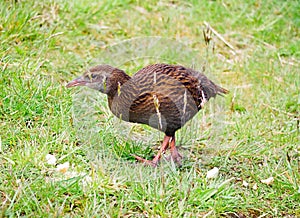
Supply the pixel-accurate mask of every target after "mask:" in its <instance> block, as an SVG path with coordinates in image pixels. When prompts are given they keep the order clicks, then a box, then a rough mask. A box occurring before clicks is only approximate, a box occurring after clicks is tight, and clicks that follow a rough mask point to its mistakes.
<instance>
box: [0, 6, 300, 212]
mask: <svg viewBox="0 0 300 218" xmlns="http://www.w3.org/2000/svg"><path fill="white" fill-rule="evenodd" d="M299 11H300V5H299V2H298V1H271V0H268V1H264V2H257V1H251V0H249V1H244V2H238V1H228V2H227V3H226V2H223V1H193V0H191V1H188V2H187V1H121V0H120V1H119V0H115V1H99V2H96V1H91V0H80V1H75V0H71V1H60V0H51V1H25V0H24V1H22V0H20V1H9V0H6V1H1V2H0V47H1V49H0V57H1V59H0V71H1V73H0V90H1V91H0V129H1V132H0V211H1V212H0V213H1V216H4V217H19V216H23V217H53V216H59V217H202V216H205V215H207V217H220V216H223V217H238V216H240V217H242V216H244V217H284V216H286V217H299V216H300V210H299V202H300V175H299V158H300V156H299V152H300V147H299V145H300V134H299V131H300V130H299V117H300V114H299V111H300V95H299V92H300V91H299V87H300V72H299V66H300V52H299V48H300V37H299V26H300V19H299ZM204 21H206V22H208V23H209V24H210V25H211V26H212V27H213V28H214V29H215V30H216V31H218V33H220V34H221V35H222V36H223V37H224V38H225V39H226V40H227V41H228V42H229V43H230V44H231V45H232V46H233V47H234V49H235V50H234V51H232V50H231V49H230V48H228V47H227V46H225V45H224V43H223V42H222V41H221V40H220V39H219V38H218V37H216V36H215V35H214V34H212V41H213V43H210V45H209V46H208V47H206V45H205V43H204V40H203V35H202V32H203V23H204ZM158 37H160V38H158ZM104 62H105V63H109V64H112V65H114V66H117V67H120V68H122V69H124V70H125V71H126V72H128V73H130V74H133V73H134V72H136V71H137V70H138V69H140V68H141V67H142V66H145V65H147V64H149V63H154V62H167V63H180V64H183V65H186V66H193V67H195V68H196V69H200V68H201V66H202V65H205V66H206V69H207V70H206V74H208V76H209V77H210V78H211V79H213V80H214V81H217V82H218V83H219V84H221V85H222V86H224V87H226V88H228V89H229V90H230V94H229V95H228V96H226V97H225V98H220V97H219V98H217V99H215V100H213V101H211V102H210V103H209V104H207V105H206V108H205V109H204V110H203V111H202V112H200V113H199V114H198V115H197V116H196V117H195V118H194V119H193V120H192V121H191V122H189V123H188V124H187V125H186V126H185V127H184V128H182V129H181V130H180V131H178V132H177V142H178V145H180V146H179V150H180V152H181V153H182V154H183V155H184V157H185V159H184V162H183V166H182V167H181V168H178V167H176V166H175V165H174V164H173V163H172V162H169V161H167V160H162V162H161V164H160V166H159V167H158V168H156V169H152V168H148V167H144V166H142V165H140V164H138V163H135V161H134V160H133V158H132V157H131V156H130V154H131V153H135V154H138V155H141V156H144V157H147V158H151V157H152V156H153V155H154V154H155V153H156V150H157V148H158V146H159V143H160V140H162V138H163V134H162V133H159V132H157V131H156V130H153V129H151V128H150V127H147V126H143V125H135V124H129V123H125V122H120V121H119V120H118V119H117V118H114V117H113V115H112V114H111V113H110V111H109V109H108V106H107V103H106V97H105V96H104V95H100V94H99V95H98V93H95V92H93V91H90V90H87V89H84V88H80V89H72V90H68V89H66V88H65V84H66V82H67V81H70V80H71V79H73V78H74V77H76V76H78V75H80V74H81V73H82V72H83V71H84V70H85V69H86V68H87V67H89V66H92V65H94V64H97V63H104ZM49 153H50V154H54V155H55V156H56V158H57V164H62V163H65V162H69V163H70V168H69V170H68V172H67V173H65V174H63V173H60V172H57V171H56V170H55V169H56V166H52V165H49V164H47V162H46V159H45V158H46V155H47V154H49ZM213 167H218V168H219V169H220V173H219V175H218V177H217V178H215V179H207V178H206V172H207V171H208V170H210V169H212V168H213ZM269 177H273V178H274V181H273V182H272V183H271V184H269V185H268V184H264V183H262V182H261V180H263V179H267V178H269ZM243 182H244V183H245V182H247V183H248V186H245V185H243ZM255 186H256V187H255Z"/></svg>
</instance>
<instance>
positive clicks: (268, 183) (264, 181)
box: [260, 176, 274, 185]
mask: <svg viewBox="0 0 300 218" xmlns="http://www.w3.org/2000/svg"><path fill="white" fill-rule="evenodd" d="M260 181H261V183H264V184H267V185H271V184H272V183H273V182H274V177H272V176H271V177H269V178H267V179H262V180H260Z"/></svg>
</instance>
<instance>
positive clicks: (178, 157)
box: [170, 135, 182, 166]
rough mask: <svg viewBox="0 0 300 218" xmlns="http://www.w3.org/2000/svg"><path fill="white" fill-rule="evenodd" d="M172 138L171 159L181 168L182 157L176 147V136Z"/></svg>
mask: <svg viewBox="0 0 300 218" xmlns="http://www.w3.org/2000/svg"><path fill="white" fill-rule="evenodd" d="M171 138H172V139H171V142H170V151H171V157H172V159H173V161H174V162H176V163H177V164H178V165H179V166H181V159H182V156H181V155H180V154H179V153H178V150H177V148H176V146H175V135H174V136H172V137H171Z"/></svg>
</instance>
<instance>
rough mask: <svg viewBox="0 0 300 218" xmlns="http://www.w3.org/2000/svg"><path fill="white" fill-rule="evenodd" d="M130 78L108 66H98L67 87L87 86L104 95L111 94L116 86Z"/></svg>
mask: <svg viewBox="0 0 300 218" xmlns="http://www.w3.org/2000/svg"><path fill="white" fill-rule="evenodd" d="M128 79H130V77H129V76H128V75H127V74H125V72H124V71H122V70H119V69H117V68H114V67H112V66H109V65H98V66H95V67H92V68H90V69H89V70H87V71H86V72H85V73H84V74H83V75H82V76H80V77H78V78H76V79H74V80H72V81H71V82H69V83H68V84H67V87H68V88H69V87H74V86H87V87H89V88H91V89H95V90H97V91H100V92H102V93H105V94H110V93H113V92H115V91H116V90H117V87H118V85H120V84H123V83H124V82H126V81H127V80H128Z"/></svg>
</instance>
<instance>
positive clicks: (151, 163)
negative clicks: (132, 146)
mask: <svg viewBox="0 0 300 218" xmlns="http://www.w3.org/2000/svg"><path fill="white" fill-rule="evenodd" d="M131 156H133V157H134V158H135V159H136V160H137V161H139V162H141V163H143V164H145V165H147V166H151V167H157V164H158V160H146V159H144V158H142V157H139V156H137V155H135V154H131Z"/></svg>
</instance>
